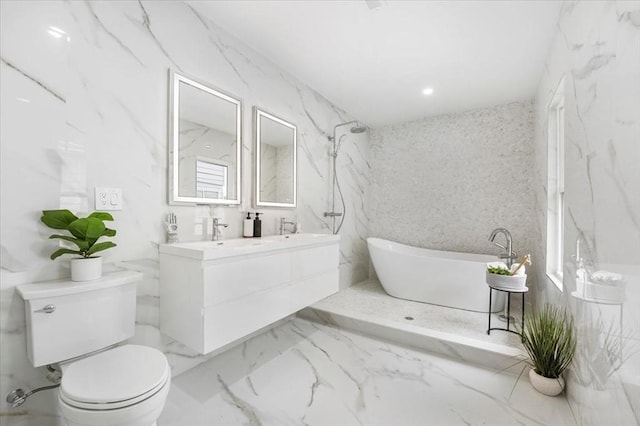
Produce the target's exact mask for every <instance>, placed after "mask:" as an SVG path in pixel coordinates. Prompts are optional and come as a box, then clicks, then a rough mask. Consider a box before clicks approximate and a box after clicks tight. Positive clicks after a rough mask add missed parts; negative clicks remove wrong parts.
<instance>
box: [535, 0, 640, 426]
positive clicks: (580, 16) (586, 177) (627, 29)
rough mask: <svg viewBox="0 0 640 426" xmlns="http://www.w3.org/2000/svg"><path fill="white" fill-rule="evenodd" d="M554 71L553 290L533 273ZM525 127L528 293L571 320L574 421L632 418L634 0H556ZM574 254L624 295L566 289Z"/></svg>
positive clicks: (636, 218)
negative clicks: (559, 173)
mask: <svg viewBox="0 0 640 426" xmlns="http://www.w3.org/2000/svg"><path fill="white" fill-rule="evenodd" d="M563 76H564V86H565V87H564V89H565V90H564V91H565V130H564V135H565V145H566V146H565V164H564V171H565V203H566V205H565V223H564V271H563V291H560V290H559V289H558V288H557V287H556V286H555V284H553V283H552V282H551V281H550V280H548V279H542V277H545V275H544V244H545V236H546V210H547V206H546V200H547V196H546V190H547V188H546V186H547V184H546V179H547V178H546V171H547V106H548V104H549V102H550V100H551V97H552V95H553V93H554V91H555V89H556V86H557V85H558V82H559V81H560V79H561V78H562V77H563ZM535 135H536V136H535V164H536V167H535V170H536V179H535V193H536V217H537V218H538V221H537V224H536V230H537V233H538V238H536V240H537V242H538V243H537V244H536V247H535V257H536V258H537V259H541V261H540V262H538V263H537V264H536V265H537V266H536V268H537V269H538V275H539V276H540V277H541V279H540V280H539V286H538V288H537V293H538V295H537V296H538V297H537V298H538V299H539V300H540V301H549V302H552V303H555V304H559V305H563V306H566V307H567V309H569V310H570V312H571V313H572V314H573V316H574V318H575V320H576V323H577V326H578V351H577V356H576V360H575V362H574V365H573V367H572V370H571V372H570V373H571V374H570V377H569V382H568V384H567V389H568V395H569V399H570V402H571V404H572V406H573V408H574V411H575V413H576V415H577V417H578V421H579V424H583V425H600V424H620V425H622V424H625V425H627V424H638V423H639V422H640V353H639V349H640V345H639V342H640V340H639V338H640V334H639V332H640V330H639V324H640V313H639V312H638V306H640V143H639V141H640V3H638V2H637V1H636V2H631V1H629V2H627V1H607V2H603V1H590V2H566V3H564V4H563V8H562V12H561V15H560V19H559V22H558V26H557V33H556V35H555V38H554V40H553V43H552V45H551V47H550V53H549V56H548V59H547V64H546V67H545V71H544V74H543V76H542V79H541V82H540V85H539V88H538V95H537V98H536V130H535ZM578 240H580V241H581V248H580V252H579V253H577V252H576V242H577V241H578ZM576 255H578V256H576ZM576 257H578V258H579V259H581V264H583V265H584V266H585V269H586V272H585V274H586V277H587V278H589V279H593V273H594V272H596V271H607V272H612V273H617V274H621V275H622V277H623V279H624V281H625V282H626V288H625V291H626V298H625V299H624V303H622V304H605V303H598V302H597V301H593V300H584V299H583V298H582V297H581V296H580V294H578V293H574V292H575V291H576V288H577V286H576V274H577V268H578V264H577V262H576ZM621 336H622V337H621Z"/></svg>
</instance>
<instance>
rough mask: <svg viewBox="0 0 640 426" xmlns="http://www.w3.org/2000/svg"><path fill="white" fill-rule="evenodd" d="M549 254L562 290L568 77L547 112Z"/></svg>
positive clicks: (551, 268) (553, 278) (553, 275)
mask: <svg viewBox="0 0 640 426" xmlns="http://www.w3.org/2000/svg"><path fill="white" fill-rule="evenodd" d="M547 120H548V121H547V126H548V127H547V130H548V132H547V142H548V152H547V252H546V263H547V264H546V272H547V276H548V277H549V279H551V281H552V282H553V283H554V284H555V285H556V286H557V287H558V289H560V290H562V267H563V265H564V256H563V251H564V243H563V241H564V78H562V79H560V82H559V83H558V87H557V88H556V91H555V93H554V94H553V97H552V98H551V102H550V103H549V108H548V112H547Z"/></svg>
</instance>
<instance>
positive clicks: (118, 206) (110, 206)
mask: <svg viewBox="0 0 640 426" xmlns="http://www.w3.org/2000/svg"><path fill="white" fill-rule="evenodd" d="M96 210H103V211H108V210H122V188H105V187H100V186H96Z"/></svg>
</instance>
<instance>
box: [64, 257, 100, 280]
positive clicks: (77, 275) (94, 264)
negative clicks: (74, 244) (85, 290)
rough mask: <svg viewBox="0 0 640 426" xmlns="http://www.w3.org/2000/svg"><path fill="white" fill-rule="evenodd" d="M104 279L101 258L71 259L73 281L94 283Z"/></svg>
mask: <svg viewBox="0 0 640 426" xmlns="http://www.w3.org/2000/svg"><path fill="white" fill-rule="evenodd" d="M100 277H102V258H101V257H97V256H96V257H87V258H83V257H76V258H73V259H71V281H92V280H97V279H98V278H100Z"/></svg>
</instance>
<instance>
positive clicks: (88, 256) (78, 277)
mask: <svg viewBox="0 0 640 426" xmlns="http://www.w3.org/2000/svg"><path fill="white" fill-rule="evenodd" d="M112 220H113V217H112V216H111V215H110V214H109V213H105V212H93V213H91V214H90V215H89V216H87V217H83V218H79V217H77V216H76V215H74V214H73V213H71V212H70V211H69V210H44V211H43V212H42V217H41V218H40V221H41V222H42V223H44V224H45V225H47V226H48V227H49V228H53V229H60V230H65V231H67V232H69V233H70V234H71V235H59V234H53V235H51V236H50V237H49V238H58V239H61V240H64V241H68V242H70V243H73V244H75V245H76V246H77V247H78V249H77V250H73V249H70V248H59V249H57V250H56V251H54V252H53V253H52V254H51V260H53V259H55V258H57V257H59V256H62V255H63V254H75V255H77V256H78V257H75V258H73V259H71V281H90V280H95V279H97V278H100V277H101V276H102V258H101V257H99V256H94V254H95V253H97V252H99V251H102V250H106V249H108V248H111V247H115V246H116V245H115V244H114V243H112V242H111V241H103V242H98V239H100V238H101V237H113V236H115V235H116V231H115V230H113V229H109V228H107V227H106V226H105V224H104V221H112Z"/></svg>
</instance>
